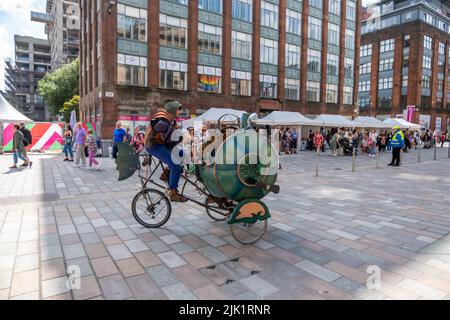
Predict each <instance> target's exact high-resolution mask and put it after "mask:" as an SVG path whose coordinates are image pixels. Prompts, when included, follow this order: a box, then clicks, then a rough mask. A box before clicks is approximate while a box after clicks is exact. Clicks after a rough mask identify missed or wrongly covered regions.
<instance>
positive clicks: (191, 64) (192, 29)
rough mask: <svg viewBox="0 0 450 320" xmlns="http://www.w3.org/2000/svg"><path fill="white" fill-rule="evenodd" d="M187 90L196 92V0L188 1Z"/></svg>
mask: <svg viewBox="0 0 450 320" xmlns="http://www.w3.org/2000/svg"><path fill="white" fill-rule="evenodd" d="M188 22H189V29H188V71H189V72H188V90H189V91H191V92H197V81H198V68H197V67H198V0H190V1H189V20H188Z"/></svg>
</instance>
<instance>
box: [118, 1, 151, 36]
mask: <svg viewBox="0 0 450 320" xmlns="http://www.w3.org/2000/svg"><path fill="white" fill-rule="evenodd" d="M117 36H118V37H119V38H124V39H130V40H136V41H142V42H146V41H147V10H144V9H138V8H134V7H129V6H125V5H121V4H119V5H118V7H117Z"/></svg>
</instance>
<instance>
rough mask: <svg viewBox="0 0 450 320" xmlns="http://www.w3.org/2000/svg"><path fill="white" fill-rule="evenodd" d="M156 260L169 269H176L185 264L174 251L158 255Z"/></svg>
mask: <svg viewBox="0 0 450 320" xmlns="http://www.w3.org/2000/svg"><path fill="white" fill-rule="evenodd" d="M158 258H159V259H161V261H163V262H164V263H165V264H166V265H167V266H168V267H169V268H177V267H181V266H183V265H185V264H186V261H184V260H183V259H182V258H181V257H180V256H179V255H177V254H176V253H175V252H174V251H168V252H164V253H160V254H158Z"/></svg>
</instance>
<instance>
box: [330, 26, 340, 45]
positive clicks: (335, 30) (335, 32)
mask: <svg viewBox="0 0 450 320" xmlns="http://www.w3.org/2000/svg"><path fill="white" fill-rule="evenodd" d="M328 43H329V44H333V45H335V46H339V26H338V25H337V24H334V23H331V22H328Z"/></svg>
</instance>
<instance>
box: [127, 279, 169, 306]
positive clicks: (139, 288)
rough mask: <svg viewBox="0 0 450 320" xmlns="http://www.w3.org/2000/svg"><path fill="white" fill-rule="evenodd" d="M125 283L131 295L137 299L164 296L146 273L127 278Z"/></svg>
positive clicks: (156, 298) (155, 298) (160, 297)
mask: <svg viewBox="0 0 450 320" xmlns="http://www.w3.org/2000/svg"><path fill="white" fill-rule="evenodd" d="M127 283H128V285H129V286H130V288H131V291H132V292H133V296H134V297H135V298H136V299H138V300H163V299H165V298H166V296H165V295H164V293H163V292H162V291H161V289H160V288H158V286H157V285H156V283H155V282H154V281H153V280H151V279H150V277H149V276H147V275H140V276H136V277H131V278H128V279H127Z"/></svg>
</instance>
